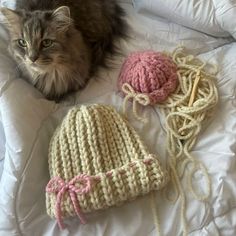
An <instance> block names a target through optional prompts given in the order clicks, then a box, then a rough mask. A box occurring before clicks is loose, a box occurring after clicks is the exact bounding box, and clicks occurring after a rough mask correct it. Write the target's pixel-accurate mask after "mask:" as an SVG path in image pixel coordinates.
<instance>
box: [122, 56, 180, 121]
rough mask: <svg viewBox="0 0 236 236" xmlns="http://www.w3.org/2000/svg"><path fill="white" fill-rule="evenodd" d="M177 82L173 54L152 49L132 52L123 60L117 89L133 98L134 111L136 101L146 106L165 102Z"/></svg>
mask: <svg viewBox="0 0 236 236" xmlns="http://www.w3.org/2000/svg"><path fill="white" fill-rule="evenodd" d="M177 86H178V76H177V66H176V64H175V63H174V62H173V60H172V58H171V57H169V56H167V55H165V54H164V53H160V52H154V51H144V52H134V53H131V54H130V55H129V56H128V57H127V58H126V60H125V61H124V63H123V65H122V68H121V71H120V75H119V80H118V87H119V89H120V90H121V91H122V92H123V93H124V94H125V95H126V99H125V101H124V110H125V106H126V102H127V100H128V99H130V98H133V102H134V103H133V105H134V107H133V108H134V109H133V110H134V114H135V115H136V116H137V117H136V118H138V119H139V120H143V119H142V118H140V117H139V116H138V115H137V114H136V108H135V105H136V102H137V103H139V104H141V105H144V106H147V105H149V104H151V105H153V104H156V103H162V102H164V101H165V100H166V99H167V97H168V96H169V94H170V93H172V92H174V91H175V89H176V88H177Z"/></svg>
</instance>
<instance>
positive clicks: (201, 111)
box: [159, 47, 218, 235]
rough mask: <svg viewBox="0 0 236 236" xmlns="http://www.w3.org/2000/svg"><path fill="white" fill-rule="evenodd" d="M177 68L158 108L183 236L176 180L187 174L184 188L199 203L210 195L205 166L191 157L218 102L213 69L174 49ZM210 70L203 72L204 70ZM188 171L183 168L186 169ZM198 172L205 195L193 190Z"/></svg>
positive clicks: (179, 182)
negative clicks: (170, 90) (172, 86)
mask: <svg viewBox="0 0 236 236" xmlns="http://www.w3.org/2000/svg"><path fill="white" fill-rule="evenodd" d="M171 56H172V58H173V60H174V62H175V63H176V64H177V66H178V72H177V73H178V77H179V87H178V89H177V90H176V92H175V93H173V94H172V95H171V96H170V97H169V98H168V99H167V100H166V101H165V103H163V104H162V105H159V107H160V108H162V110H163V111H164V113H165V115H166V131H167V151H168V156H169V160H168V162H169V167H170V172H171V179H172V181H173V183H174V186H175V188H176V190H177V194H176V198H175V199H172V200H176V199H177V198H178V195H180V197H181V201H182V206H181V219H182V225H183V235H187V223H186V217H185V211H186V209H185V208H186V200H185V194H184V190H183V187H182V184H181V181H180V178H181V177H183V175H184V174H187V187H188V188H189V191H190V192H191V193H192V194H193V196H194V197H195V198H196V199H197V200H200V201H204V200H206V199H207V198H208V197H209V195H210V193H211V184H210V178H209V175H208V172H207V169H206V167H205V166H204V165H203V163H201V162H200V161H199V160H197V159H195V158H194V157H193V156H192V155H191V153H190V152H191V150H192V148H193V147H194V145H195V143H196V141H197V138H198V134H199V133H200V131H201V129H202V124H203V121H206V120H208V118H209V117H210V116H212V112H213V108H214V107H215V105H216V104H217V102H218V92H217V89H216V86H215V74H216V67H215V66H213V65H210V64H207V63H204V62H202V61H201V60H200V59H198V58H196V57H194V56H192V55H186V54H185V53H184V48H183V47H179V48H177V49H176V50H175V51H174V53H173V54H172V55H171ZM210 68H211V69H213V71H212V72H211V73H210V72H207V71H208V69H210ZM187 166H188V167H189V168H186V167H187ZM196 172H201V173H202V174H203V175H204V176H205V180H206V186H205V187H206V192H205V193H203V191H201V190H200V188H198V189H197V188H196V187H195V188H194V187H193V183H192V180H193V176H194V174H195V173H196Z"/></svg>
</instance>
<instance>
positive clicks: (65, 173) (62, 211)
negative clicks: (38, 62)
mask: <svg viewBox="0 0 236 236" xmlns="http://www.w3.org/2000/svg"><path fill="white" fill-rule="evenodd" d="M49 170H50V176H51V180H50V181H49V183H48V185H47V188H46V206H47V212H48V214H49V215H50V216H51V217H56V218H57V220H58V222H59V226H60V227H61V228H63V227H64V225H63V223H62V222H61V220H62V218H64V217H68V216H74V215H78V216H79V217H80V219H81V221H82V222H84V219H83V217H82V216H81V212H91V211H93V210H98V209H104V208H107V207H110V206H114V205H117V204H120V203H122V202H124V201H127V200H132V199H134V198H135V197H137V196H139V195H143V194H147V193H148V192H150V191H152V190H158V189H160V188H162V187H163V186H165V184H166V183H167V180H168V176H167V173H166V172H165V171H163V169H162V168H161V166H160V163H159V161H158V159H157V157H156V156H154V155H151V154H149V153H148V151H147V149H146V147H145V146H144V145H143V143H142V142H141V140H140V137H139V136H138V134H137V133H136V132H135V130H134V129H133V128H132V127H131V126H130V125H129V124H128V123H127V121H125V120H124V119H123V118H122V117H121V116H120V115H119V114H118V113H117V112H116V111H115V110H114V109H113V108H111V107H110V106H104V105H90V106H84V105H83V106H80V107H75V108H73V109H71V110H70V111H69V113H68V114H67V116H66V117H65V119H64V120H63V122H62V124H61V126H60V127H59V128H58V129H57V130H56V132H55V134H54V136H53V138H52V140H51V143H50V149H49Z"/></svg>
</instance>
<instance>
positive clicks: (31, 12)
mask: <svg viewBox="0 0 236 236" xmlns="http://www.w3.org/2000/svg"><path fill="white" fill-rule="evenodd" d="M0 10H1V12H2V14H3V15H4V16H5V19H6V21H4V24H5V26H6V28H7V29H8V31H9V35H10V42H9V51H10V53H11V55H12V56H13V58H14V59H15V60H16V62H17V64H18V67H19V68H20V70H21V72H22V74H23V76H24V77H25V78H27V79H28V81H30V82H31V83H32V84H33V85H34V86H35V87H36V88H38V89H39V90H40V91H41V92H42V93H43V94H44V95H45V96H46V97H47V98H49V99H58V98H60V97H61V96H63V95H64V94H66V93H68V92H71V91H75V90H78V89H79V88H82V87H83V86H84V85H85V84H86V81H87V80H88V78H89V77H90V76H91V74H92V73H93V72H94V71H95V70H96V68H97V66H99V65H104V63H105V60H106V56H107V54H110V55H111V54H112V53H113V52H114V51H115V46H114V40H115V38H116V37H123V36H125V30H126V23H125V21H124V18H123V16H124V12H123V10H122V8H121V7H120V6H118V4H117V3H116V1H115V0H17V2H16V10H14V11H13V10H10V9H8V8H1V9H0Z"/></svg>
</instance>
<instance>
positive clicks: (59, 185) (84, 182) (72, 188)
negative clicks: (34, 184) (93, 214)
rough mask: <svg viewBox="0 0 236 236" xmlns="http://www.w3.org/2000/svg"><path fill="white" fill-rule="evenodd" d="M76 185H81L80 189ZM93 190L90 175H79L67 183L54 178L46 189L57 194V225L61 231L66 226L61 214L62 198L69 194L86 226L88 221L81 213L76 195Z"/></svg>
mask: <svg viewBox="0 0 236 236" xmlns="http://www.w3.org/2000/svg"><path fill="white" fill-rule="evenodd" d="M76 185H79V186H78V187H77V186H76ZM90 189H91V178H90V177H89V176H88V175H78V176H76V177H74V178H73V179H72V180H70V181H69V182H68V183H66V182H65V181H64V180H63V179H62V178H60V177H54V178H52V179H51V180H50V181H49V183H48V184H47V187H46V192H48V193H55V194H57V200H56V218H57V223H58V225H59V227H60V229H61V230H62V229H64V228H65V225H64V223H63V221H62V213H61V203H62V197H63V196H64V195H65V194H66V193H68V194H69V197H70V199H71V202H72V204H73V207H74V210H75V212H76V214H77V216H78V217H79V219H80V221H81V223H82V224H85V223H86V221H85V219H84V216H83V214H82V213H81V210H80V207H79V204H78V200H77V197H76V194H80V195H82V194H85V193H88V192H89V191H90Z"/></svg>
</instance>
